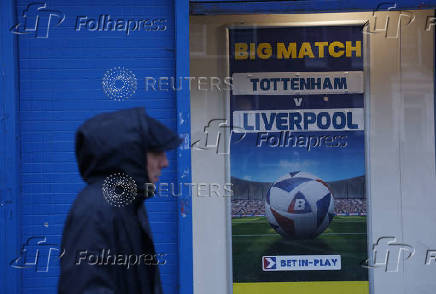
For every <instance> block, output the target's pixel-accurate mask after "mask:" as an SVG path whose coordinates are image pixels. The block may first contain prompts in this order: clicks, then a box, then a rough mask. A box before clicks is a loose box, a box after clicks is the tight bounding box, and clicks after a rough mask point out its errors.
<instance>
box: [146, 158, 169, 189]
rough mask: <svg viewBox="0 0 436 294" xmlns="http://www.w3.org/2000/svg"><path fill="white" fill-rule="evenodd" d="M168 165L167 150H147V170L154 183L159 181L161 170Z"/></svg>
mask: <svg viewBox="0 0 436 294" xmlns="http://www.w3.org/2000/svg"><path fill="white" fill-rule="evenodd" d="M167 166H168V159H167V155H166V154H165V152H159V153H154V152H147V172H148V177H149V179H150V181H151V182H152V183H153V184H154V183H156V182H158V181H159V177H160V173H161V170H162V169H163V168H165V167H167Z"/></svg>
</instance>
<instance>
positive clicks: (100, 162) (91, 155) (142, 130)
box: [76, 107, 182, 193]
mask: <svg viewBox="0 0 436 294" xmlns="http://www.w3.org/2000/svg"><path fill="white" fill-rule="evenodd" d="M181 141H182V140H181V138H180V137H179V136H178V135H177V134H176V133H175V132H173V131H172V130H170V129H169V128H167V127H166V126H164V125H163V124H162V123H160V122H159V121H157V120H155V119H153V118H152V117H150V116H148V115H147V114H146V112H145V109H144V108H143V107H137V108H130V109H124V110H119V111H115V112H107V113H102V114H98V115H96V116H94V117H92V118H90V119H88V120H87V121H85V122H84V123H83V124H82V125H81V126H80V127H79V128H78V130H77V132H76V158H77V163H78V166H79V171H80V175H81V176H82V178H83V179H84V180H85V181H86V182H88V183H92V182H94V181H96V180H98V179H101V178H105V177H107V176H109V175H112V174H114V173H117V172H122V173H125V174H127V175H128V176H130V177H132V178H133V179H134V180H135V182H136V185H137V188H138V190H139V191H140V192H141V193H143V192H144V191H143V186H144V184H145V183H148V182H150V181H149V178H148V174H147V155H146V154H147V152H163V151H167V150H170V149H174V148H177V146H178V145H179V144H180V143H181Z"/></svg>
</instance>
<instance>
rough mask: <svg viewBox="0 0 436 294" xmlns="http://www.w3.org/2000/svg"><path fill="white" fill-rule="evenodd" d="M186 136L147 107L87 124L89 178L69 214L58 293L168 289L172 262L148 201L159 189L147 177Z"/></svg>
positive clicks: (80, 140) (80, 135)
mask: <svg viewBox="0 0 436 294" xmlns="http://www.w3.org/2000/svg"><path fill="white" fill-rule="evenodd" d="M180 142H181V139H180V138H179V137H178V135H177V134H176V133H174V132H173V131H171V130H170V129H168V128H167V127H165V126H164V125H163V124H161V123H160V122H159V121H157V120H155V119H153V118H151V117H150V116H148V115H147V114H146V112H145V109H144V108H132V109H125V110H121V111H116V112H110V113H102V114H99V115H97V116H95V117H93V118H91V119H89V120H87V121H86V122H85V123H83V125H81V126H80V127H79V129H78V130H77V133H76V146H75V147H76V158H77V162H78V166H79V171H80V174H81V176H82V178H83V179H84V180H85V182H86V183H87V186H86V187H85V188H84V189H83V190H82V191H81V192H80V193H79V195H78V196H77V198H76V199H75V201H74V203H73V205H72V207H71V210H70V212H69V214H68V217H67V220H66V222H65V226H64V231H63V236H62V245H61V248H62V250H63V251H62V256H61V259H60V278H59V283H58V293H62V294H70V293H71V294H73V293H80V294H88V293H93V294H94V293H95V294H97V293H102V294H103V293H104V294H106V293H108V294H109V293H135V294H136V293H143V294H161V293H162V287H161V282H160V275H159V268H158V265H157V264H159V263H164V262H162V260H159V258H158V257H157V254H156V252H155V249H154V245H153V240H152V237H151V232H150V227H149V224H148V220H147V214H146V211H145V207H144V204H143V202H144V199H146V198H147V197H151V196H153V194H154V190H153V189H148V188H147V187H152V185H151V186H150V185H149V184H147V183H155V182H157V181H158V179H159V176H160V173H161V170H162V169H163V168H165V167H167V166H168V160H167V158H166V154H165V151H167V150H171V149H174V148H177V146H178V145H179V144H180ZM126 256H129V259H130V260H129V261H128V263H129V266H128V265H127V264H126V261H127V260H126V258H125V257H126ZM138 257H139V259H140V260H139V261H138V259H137V258H138ZM141 259H142V260H141Z"/></svg>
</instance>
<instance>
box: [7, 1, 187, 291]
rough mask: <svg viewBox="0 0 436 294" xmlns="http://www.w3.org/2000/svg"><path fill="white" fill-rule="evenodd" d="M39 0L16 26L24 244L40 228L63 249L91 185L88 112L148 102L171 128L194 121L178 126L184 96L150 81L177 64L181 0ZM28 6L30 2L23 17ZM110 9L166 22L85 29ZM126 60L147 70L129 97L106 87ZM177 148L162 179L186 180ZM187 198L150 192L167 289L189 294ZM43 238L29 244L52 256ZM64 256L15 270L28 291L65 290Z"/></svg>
mask: <svg viewBox="0 0 436 294" xmlns="http://www.w3.org/2000/svg"><path fill="white" fill-rule="evenodd" d="M30 3H34V2H32V1H21V0H20V1H17V3H16V15H17V23H16V24H18V26H17V27H15V28H14V27H13V25H14V24H13V23H11V24H10V25H9V27H12V30H13V31H14V30H15V31H16V32H21V33H23V32H24V33H25V34H18V35H16V36H17V38H18V42H17V43H18V47H17V48H18V49H17V55H18V63H17V64H18V66H17V74H18V88H17V89H18V93H19V94H18V98H17V101H15V103H16V104H17V108H18V109H17V119H16V122H17V124H18V125H19V129H20V134H19V144H17V145H16V146H17V147H18V148H19V149H18V150H17V153H18V156H19V157H20V160H19V166H18V167H19V170H20V171H21V173H20V175H19V177H18V185H19V187H20V189H21V191H20V192H19V195H16V196H15V197H17V199H19V200H20V201H18V204H19V207H20V208H21V214H20V218H19V219H20V221H21V225H20V226H19V232H18V236H17V239H20V240H21V244H24V243H25V242H26V241H27V240H28V239H29V238H31V237H38V238H44V237H45V238H46V242H45V243H43V244H44V245H45V246H47V245H46V244H52V245H50V247H54V248H56V246H59V245H60V240H61V234H62V228H63V224H64V221H65V218H66V215H67V213H68V211H69V208H70V205H71V203H72V201H73V200H74V198H75V197H76V194H77V193H78V192H79V191H80V190H81V189H82V188H83V187H84V183H83V181H82V180H81V178H80V177H79V173H78V170H77V166H76V161H75V155H74V133H75V130H76V129H77V127H78V126H79V125H80V124H81V123H82V122H83V121H84V120H85V119H87V118H89V117H91V116H93V115H94V114H96V113H100V112H103V111H111V110H116V109H121V108H129V107H134V106H145V107H146V109H147V111H148V113H149V114H150V115H151V116H153V117H155V118H157V119H159V120H161V121H162V122H163V123H165V124H166V125H167V126H169V127H170V128H172V129H174V130H176V129H178V128H179V129H180V128H181V129H180V130H181V131H184V132H185V133H186V132H189V129H186V127H185V126H181V127H180V126H178V125H177V107H179V108H180V107H181V106H180V105H179V106H178V105H177V100H176V94H177V93H175V92H173V91H152V90H151V89H149V91H146V90H145V81H144V78H145V77H148V76H149V77H159V76H164V77H171V76H175V73H176V39H175V16H174V9H175V4H174V3H173V1H172V0H148V1H137V0H125V1H115V0H104V1H103V0H96V1H92V2H89V1H68V0H56V1H47V2H46V4H47V6H46V7H45V8H44V7H40V8H38V7H37V6H31V7H29V6H28V5H29V4H30ZM25 10H28V11H27V12H26V17H24V18H23V17H22V15H23V12H24V11H25ZM35 11H36V12H35ZM36 14H39V15H40V19H39V23H38V26H37V30H36V31H32V30H31V28H32V24H34V23H35V18H34V16H35V15H36ZM50 15H51V19H50V21H51V22H50V25H49V26H48V30H47V22H46V20H47V19H48V17H49V16H50ZM100 15H110V17H111V19H121V20H125V21H128V20H143V19H159V21H156V22H155V25H154V26H153V25H151V26H147V25H146V26H147V29H150V31H144V29H142V30H141V31H133V32H129V34H127V32H126V31H124V30H123V29H122V27H123V25H120V29H119V31H117V30H116V31H111V28H110V29H109V30H106V31H105V30H104V29H102V30H101V31H99V30H100V28H99V27H97V28H96V29H95V27H94V25H95V24H94V23H92V22H91V23H89V27H88V29H86V28H85V27H84V26H81V27H80V30H79V29H78V27H77V19H78V17H88V20H89V19H95V20H96V21H98V19H99V17H100ZM64 16H65V18H64V20H63V21H62V22H61V23H59V22H60V21H61V20H62V19H63V17H64ZM83 19H84V18H83ZM83 19H82V20H83ZM26 22H27V23H26ZM132 28H133V25H132ZM23 29H27V31H26V30H23ZM11 34H12V33H11ZM117 66H122V67H125V68H126V69H128V70H130V71H131V72H132V73H134V74H135V76H136V79H137V90H136V92H135V93H134V94H133V95H132V96H130V97H129V98H127V99H125V100H124V101H115V100H112V99H110V97H108V96H106V95H105V93H104V91H103V90H102V78H103V76H104V74H105V72H106V71H107V70H109V69H112V68H115V67H117ZM188 97H189V96H188ZM12 101H13V100H12ZM185 101H187V100H185ZM11 146H12V145H11ZM176 154H177V153H176V151H173V152H170V153H169V154H168V155H169V161H170V167H169V168H167V169H165V170H164V172H163V175H162V177H161V181H162V182H176V180H177V174H178V172H177V170H178V169H177V166H178V163H177V158H176ZM177 206H178V200H177V198H174V197H158V198H155V199H151V200H149V201H147V210H148V213H149V219H150V222H151V226H152V231H153V235H154V240H155V243H156V250H157V252H161V253H166V254H168V257H167V264H165V265H163V266H161V276H162V281H163V287H164V291H165V293H166V294H170V293H179V291H178V288H179V285H178V268H179V264H178V253H179V251H178V250H179V249H178V248H179V238H178V230H179V227H178V226H179V219H178V207H177ZM9 237H13V235H9ZM38 240H41V239H35V240H32V241H31V243H32V244H33V246H29V247H28V248H29V249H28V250H29V251H28V253H30V254H35V252H36V250H37V249H38V248H39V249H40V254H41V256H40V258H41V260H44V259H45V260H46V257H48V256H47V254H48V251H47V250H46V249H44V248H42V246H43V245H41V244H40V245H39V246H36V241H38ZM45 248H46V247H45ZM53 253H55V252H53ZM17 254H19V252H17ZM58 265H59V263H58V259H57V258H56V256H52V257H51V258H50V264H49V267H48V271H47V272H44V269H45V266H46V264H45V263H44V262H41V263H40V264H38V265H37V266H36V267H35V266H34V267H29V268H25V269H15V268H9V269H8V270H9V271H10V272H13V271H15V272H17V271H19V276H20V278H19V279H20V281H19V284H20V285H21V288H22V293H32V294H35V293H56V286H57V280H58V273H59V266H58ZM188 282H189V283H192V280H191V281H188Z"/></svg>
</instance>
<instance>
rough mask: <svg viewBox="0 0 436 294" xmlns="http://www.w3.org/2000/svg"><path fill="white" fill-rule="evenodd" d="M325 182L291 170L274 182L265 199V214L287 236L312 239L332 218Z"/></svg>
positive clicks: (332, 205) (329, 197)
mask: <svg viewBox="0 0 436 294" xmlns="http://www.w3.org/2000/svg"><path fill="white" fill-rule="evenodd" d="M334 209H335V206H334V198H333V194H332V192H331V191H330V189H329V187H328V185H327V183H325V182H324V181H323V180H321V179H320V178H318V177H315V176H314V175H311V174H309V173H306V172H300V171H298V172H291V173H288V174H286V175H284V176H283V177H281V178H279V179H278V180H277V181H275V182H274V183H273V184H272V186H271V187H270V189H269V190H268V193H267V196H266V198H265V216H266V218H267V219H268V222H269V223H270V225H271V226H272V227H273V228H274V230H276V232H277V233H279V234H280V235H282V236H283V237H285V238H288V239H313V238H315V237H316V236H318V235H319V234H321V233H322V232H324V230H325V229H326V228H327V227H328V226H329V224H330V222H331V221H332V219H333V217H334V215H335V214H334Z"/></svg>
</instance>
